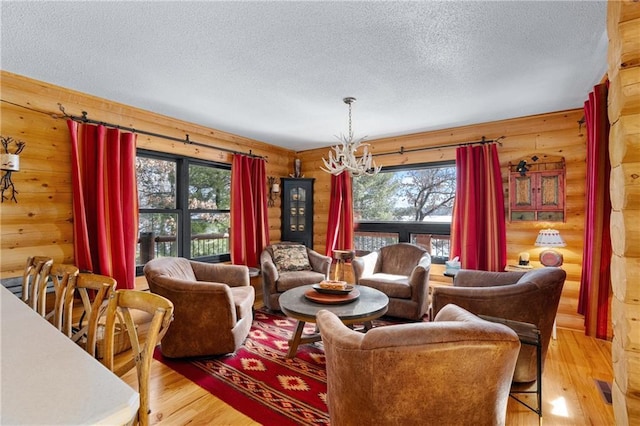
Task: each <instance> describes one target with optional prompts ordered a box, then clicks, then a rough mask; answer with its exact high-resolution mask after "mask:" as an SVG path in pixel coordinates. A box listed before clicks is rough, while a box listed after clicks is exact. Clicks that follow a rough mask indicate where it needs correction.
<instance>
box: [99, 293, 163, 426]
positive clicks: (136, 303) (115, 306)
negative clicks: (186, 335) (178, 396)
mask: <svg viewBox="0 0 640 426" xmlns="http://www.w3.org/2000/svg"><path fill="white" fill-rule="evenodd" d="M135 311H142V312H145V313H147V314H148V315H151V321H150V322H148V327H147V328H146V332H145V333H144V336H141V334H142V332H140V330H142V329H143V327H138V325H142V324H137V323H136V319H138V318H140V315H139V314H138V315H135V314H134V312H135ZM119 314H120V315H121V317H122V318H123V319H124V324H125V325H126V327H127V332H128V336H129V339H130V340H131V348H132V349H131V351H130V352H129V353H130V354H131V359H130V360H129V362H128V363H127V367H128V366H129V365H132V366H135V367H136V372H137V377H138V392H139V393H140V409H139V410H138V422H139V424H141V425H148V424H149V377H150V370H151V361H152V360H153V352H154V350H155V347H156V346H157V344H158V343H159V342H160V339H161V338H162V336H164V335H165V333H166V332H167V329H168V328H169V325H170V324H171V321H172V320H173V303H171V301H170V300H169V299H166V298H164V297H162V296H160V295H157V294H153V293H148V292H144V291H136V290H117V291H115V292H113V293H112V294H111V297H110V299H109V305H108V307H107V312H106V327H105V356H104V358H103V360H102V362H103V364H104V365H105V366H106V367H107V368H108V369H110V370H111V371H114V372H115V373H116V374H119V375H121V374H124V373H125V372H126V371H125V370H121V369H120V370H117V369H116V366H115V362H114V357H115V354H114V345H115V333H116V323H117V322H118V321H119V319H118V316H119ZM147 320H148V319H145V321H147ZM139 322H141V321H139ZM141 337H142V338H141Z"/></svg>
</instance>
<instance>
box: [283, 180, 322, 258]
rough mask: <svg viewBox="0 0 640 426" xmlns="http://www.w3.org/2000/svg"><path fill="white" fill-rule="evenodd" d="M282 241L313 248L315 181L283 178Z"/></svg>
mask: <svg viewBox="0 0 640 426" xmlns="http://www.w3.org/2000/svg"><path fill="white" fill-rule="evenodd" d="M281 180H282V241H293V242H297V243H302V244H304V245H305V246H307V247H309V248H313V182H314V180H315V179H304V178H282V179H281Z"/></svg>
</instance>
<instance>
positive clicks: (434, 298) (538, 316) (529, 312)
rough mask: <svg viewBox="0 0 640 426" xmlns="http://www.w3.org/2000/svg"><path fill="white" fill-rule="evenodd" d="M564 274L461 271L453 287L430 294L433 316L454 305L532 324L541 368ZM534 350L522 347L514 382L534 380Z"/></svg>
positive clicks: (549, 270)
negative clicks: (536, 332)
mask: <svg viewBox="0 0 640 426" xmlns="http://www.w3.org/2000/svg"><path fill="white" fill-rule="evenodd" d="M566 276H567V273H566V272H565V271H564V270H562V269H560V268H539V269H533V270H531V271H527V272H487V271H474V270H468V269H462V270H460V271H459V272H458V273H457V274H456V277H455V279H454V281H453V287H448V286H440V287H434V288H433V289H432V290H431V305H432V315H437V314H438V312H439V311H440V310H441V309H442V308H444V307H445V306H446V305H447V304H449V303H453V304H456V305H458V306H461V307H463V308H464V309H466V310H468V311H469V312H473V313H474V314H476V315H488V316H492V317H498V318H505V319H509V320H514V321H522V322H527V323H530V324H534V325H536V326H537V327H538V330H540V337H541V341H542V367H543V369H544V360H545V357H546V354H547V348H548V346H549V340H550V339H551V334H552V330H553V323H554V321H555V318H556V313H557V311H558V304H559V302H560V295H561V294H562V287H563V286H564V281H565V279H566ZM536 368H537V365H536V348H535V347H534V346H531V345H523V346H522V348H521V349H520V356H519V358H518V364H517V366H516V371H515V374H514V377H513V381H514V382H518V383H530V382H533V381H535V380H536Z"/></svg>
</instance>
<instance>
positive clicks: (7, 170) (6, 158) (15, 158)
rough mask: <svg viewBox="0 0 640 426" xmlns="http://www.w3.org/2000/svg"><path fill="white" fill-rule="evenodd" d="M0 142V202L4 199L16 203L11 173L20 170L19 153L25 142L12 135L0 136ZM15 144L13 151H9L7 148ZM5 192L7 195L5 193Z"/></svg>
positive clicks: (15, 192) (16, 192)
mask: <svg viewBox="0 0 640 426" xmlns="http://www.w3.org/2000/svg"><path fill="white" fill-rule="evenodd" d="M0 140H1V142H2V153H1V154H0V169H2V180H0V187H1V189H2V198H1V199H0V202H2V203H4V200H13V201H15V202H16V203H17V202H18V199H17V198H16V194H18V191H16V187H15V185H14V184H13V180H12V179H11V174H12V173H13V172H17V171H19V170H20V153H21V152H22V150H23V149H24V147H25V146H26V143H25V142H22V141H16V140H15V139H13V138H12V137H10V136H9V137H6V138H5V137H4V136H0ZM12 145H15V148H14V149H13V152H9V149H10V148H11V147H12ZM5 192H7V195H5Z"/></svg>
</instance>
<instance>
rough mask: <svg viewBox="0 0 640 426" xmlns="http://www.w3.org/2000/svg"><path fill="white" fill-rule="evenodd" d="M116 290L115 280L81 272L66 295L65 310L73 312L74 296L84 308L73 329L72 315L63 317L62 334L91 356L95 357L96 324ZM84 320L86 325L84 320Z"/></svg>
mask: <svg viewBox="0 0 640 426" xmlns="http://www.w3.org/2000/svg"><path fill="white" fill-rule="evenodd" d="M115 289H116V280H115V279H113V278H111V277H108V276H106V275H99V274H92V273H85V272H82V273H80V274H78V278H77V279H76V285H75V291H68V292H67V294H66V303H65V309H66V310H67V312H72V311H73V303H74V298H75V294H76V293H77V294H78V295H79V296H80V300H81V301H82V306H83V308H84V317H83V320H82V322H81V323H79V324H77V327H75V329H74V323H73V318H72V315H67V316H65V323H64V332H65V334H67V336H69V337H70V338H71V339H72V340H73V341H74V342H76V343H79V344H81V345H82V346H84V348H85V350H86V351H87V352H88V353H89V354H90V355H91V356H95V355H96V343H97V340H98V323H99V321H100V317H101V316H103V315H104V313H105V311H106V308H107V302H108V300H109V296H110V295H111V293H112V292H114V291H115ZM85 319H86V323H85V322H84V320H85Z"/></svg>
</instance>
